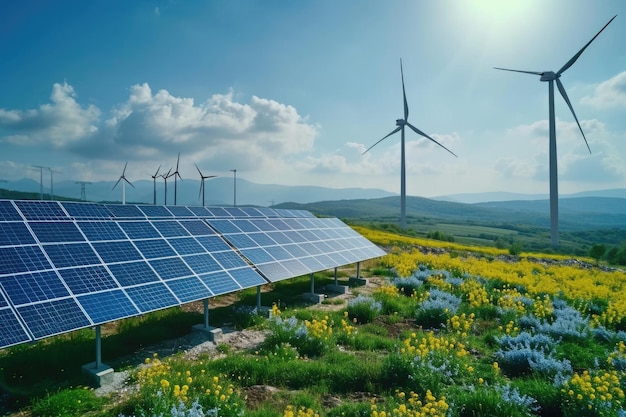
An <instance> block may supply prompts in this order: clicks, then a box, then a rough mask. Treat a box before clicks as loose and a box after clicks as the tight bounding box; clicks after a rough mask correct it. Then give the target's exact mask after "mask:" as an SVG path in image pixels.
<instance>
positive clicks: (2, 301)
mask: <svg viewBox="0 0 626 417" xmlns="http://www.w3.org/2000/svg"><path fill="white" fill-rule="evenodd" d="M8 306H9V303H7V300H6V299H5V298H4V295H3V294H2V291H0V308H4V307H8Z"/></svg>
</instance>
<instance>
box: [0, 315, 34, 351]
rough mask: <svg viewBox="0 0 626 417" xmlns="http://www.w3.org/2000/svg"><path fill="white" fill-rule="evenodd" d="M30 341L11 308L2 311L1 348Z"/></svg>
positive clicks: (0, 325)
mask: <svg viewBox="0 0 626 417" xmlns="http://www.w3.org/2000/svg"><path fill="white" fill-rule="evenodd" d="M30 340H31V338H30V336H28V334H27V333H26V331H25V330H24V329H23V328H22V326H21V325H20V322H19V320H18V319H17V317H15V313H13V310H11V309H9V308H4V309H0V347H3V348H4V347H8V346H12V345H17V344H19V343H24V342H29V341H30Z"/></svg>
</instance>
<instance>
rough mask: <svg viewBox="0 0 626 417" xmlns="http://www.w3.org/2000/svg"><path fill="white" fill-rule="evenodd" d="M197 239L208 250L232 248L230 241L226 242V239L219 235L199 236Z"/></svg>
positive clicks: (215, 250)
mask: <svg viewBox="0 0 626 417" xmlns="http://www.w3.org/2000/svg"><path fill="white" fill-rule="evenodd" d="M196 239H197V240H198V242H200V244H201V245H202V246H203V247H204V248H205V249H206V250H207V252H217V251H224V250H232V248H231V247H230V246H229V245H228V243H226V242H224V240H223V239H222V238H221V237H219V236H217V235H213V236H199V237H197V238H196Z"/></svg>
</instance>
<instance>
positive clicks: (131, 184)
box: [122, 177, 135, 188]
mask: <svg viewBox="0 0 626 417" xmlns="http://www.w3.org/2000/svg"><path fill="white" fill-rule="evenodd" d="M122 179H123V180H124V181H126V182H127V183H128V185H130V186H131V187H133V188H135V186H134V185H133V183H132V182H130V181H128V180H127V179H126V177H124V178H122Z"/></svg>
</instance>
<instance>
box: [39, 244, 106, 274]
mask: <svg viewBox="0 0 626 417" xmlns="http://www.w3.org/2000/svg"><path fill="white" fill-rule="evenodd" d="M43 248H44V250H45V251H46V253H47V254H48V256H49V257H50V260H51V261H52V263H53V264H54V266H56V267H57V268H67V267H70V266H87V265H96V264H101V262H100V259H98V256H96V253H95V252H94V251H93V249H91V246H89V244H88V243H62V244H59V245H45V246H44V247H43Z"/></svg>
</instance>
